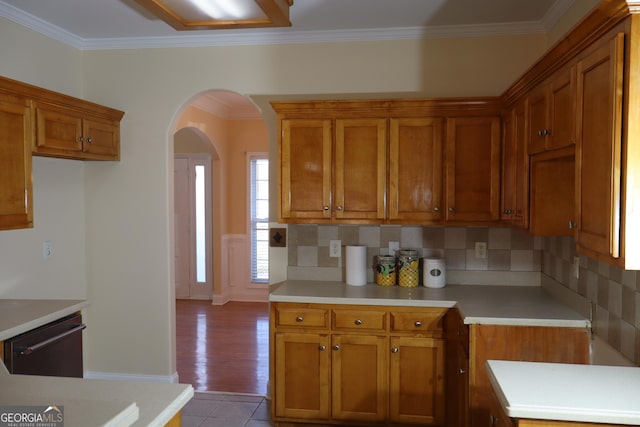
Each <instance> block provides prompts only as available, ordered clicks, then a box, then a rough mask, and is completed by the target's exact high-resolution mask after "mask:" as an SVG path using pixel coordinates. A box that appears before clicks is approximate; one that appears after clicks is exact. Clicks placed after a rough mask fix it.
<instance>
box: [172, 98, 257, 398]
mask: <svg viewBox="0 0 640 427" xmlns="http://www.w3.org/2000/svg"><path fill="white" fill-rule="evenodd" d="M185 141H187V142H185ZM203 144H204V146H203ZM207 146H208V147H207ZM204 148H210V149H208V150H205V149H204ZM198 151H199V152H200V153H197V152H198ZM267 152H268V132H267V129H266V125H265V123H264V120H263V119H262V116H261V114H260V112H259V110H258V109H257V107H256V106H255V105H254V104H253V103H252V102H251V101H250V100H248V99H247V98H245V97H243V96H241V95H239V94H237V93H234V92H230V91H209V92H206V93H203V94H200V95H198V96H197V97H195V98H193V99H192V100H191V101H189V102H188V103H187V104H185V106H183V108H182V109H181V113H180V115H179V117H178V119H177V121H176V125H175V128H174V156H196V155H198V154H205V155H206V154H208V155H209V156H210V159H211V160H210V162H211V172H212V173H211V200H212V212H211V224H212V227H211V231H210V234H211V237H212V252H211V253H212V260H211V261H212V262H211V265H212V274H211V277H212V287H211V291H212V292H211V297H210V301H185V300H178V301H176V331H177V336H176V362H177V363H176V365H177V370H178V375H179V380H180V381H181V382H190V383H191V384H192V385H193V386H194V388H195V389H196V390H198V391H221V392H244V393H252V394H266V392H267V390H266V387H267V382H268V308H267V302H266V301H267V298H268V283H253V282H252V280H251V271H250V268H251V263H250V256H251V255H250V253H251V247H250V245H251V241H252V240H251V227H250V223H251V221H250V218H249V215H248V213H249V207H250V205H251V203H250V193H251V189H250V180H251V173H250V167H249V166H250V159H251V158H254V157H255V154H256V153H263V154H264V155H265V156H266V153H267ZM174 172H175V171H174ZM174 187H175V182H174ZM176 190H177V188H176ZM179 196H180V195H178V194H176V196H175V198H174V201H175V202H179V200H180V198H179ZM174 219H175V218H174ZM176 228H177V224H176ZM174 234H175V243H176V244H179V236H178V231H177V230H176V231H175V233H174ZM176 255H178V250H177V248H176ZM175 272H176V274H178V273H179V268H178V267H177V266H176V268H175ZM176 297H177V298H179V294H178V292H177V290H176ZM234 328H235V329H234ZM220 334H222V335H220Z"/></svg>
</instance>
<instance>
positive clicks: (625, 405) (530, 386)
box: [487, 360, 640, 425]
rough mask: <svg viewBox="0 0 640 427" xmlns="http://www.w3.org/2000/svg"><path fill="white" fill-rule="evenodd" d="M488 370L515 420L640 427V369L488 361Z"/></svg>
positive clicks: (498, 395) (497, 394)
mask: <svg viewBox="0 0 640 427" xmlns="http://www.w3.org/2000/svg"><path fill="white" fill-rule="evenodd" d="M487 372H488V374H489V379H490V381H491V385H492V386H493V389H494V391H495V393H496V396H497V397H498V400H499V401H500V404H501V405H502V407H503V409H504V411H505V413H506V414H507V415H508V416H509V417H511V418H518V419H538V420H557V421H568V422H587V423H604V424H623V425H640V406H639V405H638V395H640V368H638V367H626V366H602V365H574V364H563V363H536V362H514V361H502V360H500V361H498V360H489V361H488V362H487ZM545 425H546V424H545ZM549 425H551V424H549Z"/></svg>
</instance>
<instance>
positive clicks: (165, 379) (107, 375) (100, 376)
mask: <svg viewBox="0 0 640 427" xmlns="http://www.w3.org/2000/svg"><path fill="white" fill-rule="evenodd" d="M84 378H86V379H91V380H117V381H137V382H147V383H173V384H177V383H178V373H177V372H174V373H173V375H166V376H165V375H140V374H121V373H113V372H96V371H86V372H85V373H84Z"/></svg>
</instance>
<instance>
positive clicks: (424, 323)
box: [391, 309, 446, 332]
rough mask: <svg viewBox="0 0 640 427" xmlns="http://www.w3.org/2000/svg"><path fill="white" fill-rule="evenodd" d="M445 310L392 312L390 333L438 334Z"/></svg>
mask: <svg viewBox="0 0 640 427" xmlns="http://www.w3.org/2000/svg"><path fill="white" fill-rule="evenodd" d="M445 313H446V309H424V310H420V311H392V312H391V331H392V332H421V331H424V332H426V331H428V332H440V331H441V330H442V318H443V317H444V314H445Z"/></svg>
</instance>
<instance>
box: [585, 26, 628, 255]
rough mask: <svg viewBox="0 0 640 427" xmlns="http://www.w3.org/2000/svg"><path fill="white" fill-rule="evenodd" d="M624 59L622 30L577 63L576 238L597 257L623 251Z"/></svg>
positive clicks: (588, 251)
mask: <svg viewBox="0 0 640 427" xmlns="http://www.w3.org/2000/svg"><path fill="white" fill-rule="evenodd" d="M623 61H624V34H622V33H620V34H617V35H616V36H615V37H613V38H609V39H607V40H605V41H604V42H603V43H601V44H600V45H599V46H597V47H596V48H595V49H594V50H592V51H590V52H589V53H588V54H586V55H585V56H584V57H583V58H581V59H580V60H579V61H578V64H577V70H578V78H577V88H578V114H577V123H576V134H577V141H578V143H577V147H576V148H577V150H576V207H575V210H576V213H577V227H578V229H577V236H576V243H577V248H578V251H579V252H582V253H585V254H586V255H595V256H596V257H611V258H618V257H619V256H620V215H621V194H620V185H621V170H622V166H621V144H622V135H621V133H622V89H623V70H624V62H623ZM627 172H628V173H629V170H628V169H627ZM637 237H638V236H635V238H637Z"/></svg>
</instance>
